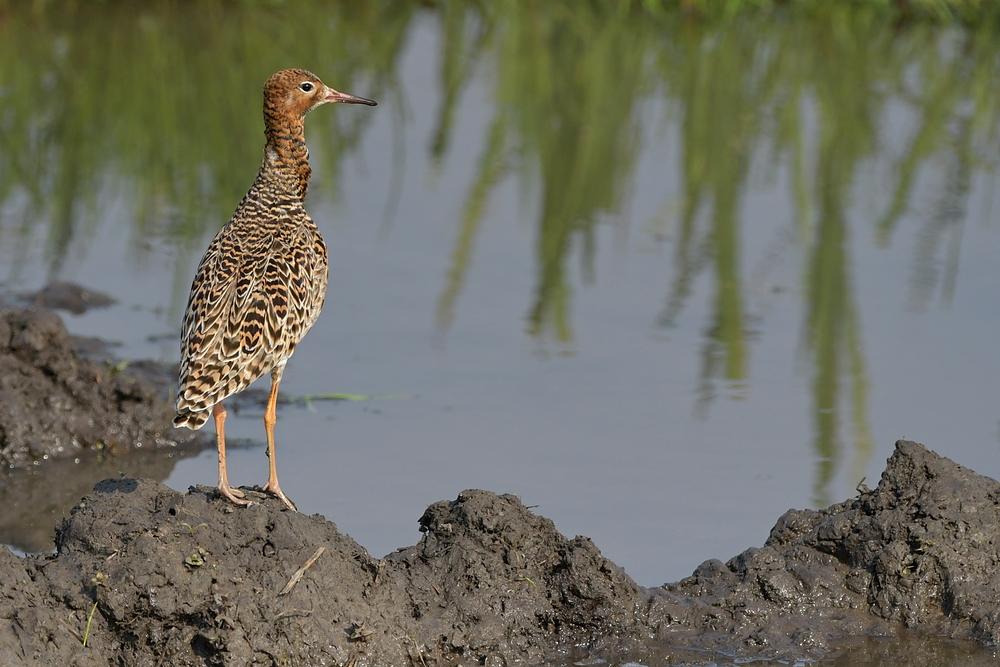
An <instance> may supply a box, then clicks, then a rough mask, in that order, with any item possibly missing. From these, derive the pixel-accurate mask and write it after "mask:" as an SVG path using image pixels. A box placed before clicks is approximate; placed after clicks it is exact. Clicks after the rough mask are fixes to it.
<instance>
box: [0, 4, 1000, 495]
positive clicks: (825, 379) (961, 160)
mask: <svg viewBox="0 0 1000 667" xmlns="http://www.w3.org/2000/svg"><path fill="white" fill-rule="evenodd" d="M5 7H7V6H6V5H5ZM187 10H188V8H187V7H186V6H178V5H176V4H173V3H162V4H155V5H135V4H127V3H111V4H102V5H100V6H95V5H92V4H88V3H84V4H78V5H70V6H60V7H58V8H52V9H48V10H45V9H42V10H38V9H37V8H36V7H32V6H28V5H26V4H23V3H17V4H16V6H10V7H9V8H6V9H3V10H2V12H3V13H2V14H0V253H2V257H3V259H4V260H5V261H10V263H11V266H12V275H11V276H8V277H9V278H11V279H15V280H16V278H17V274H18V271H19V270H20V268H21V264H19V262H20V261H23V258H25V257H28V256H30V253H29V252H27V249H28V248H29V247H30V246H31V244H35V243H38V242H42V243H44V247H45V258H46V261H47V263H48V267H49V278H50V279H56V278H59V277H60V276H59V271H60V267H61V266H63V264H64V262H65V260H66V258H67V256H68V255H71V254H73V253H80V252H82V250H81V248H84V247H85V246H86V244H87V242H88V238H89V235H90V234H91V232H92V231H93V229H94V227H95V225H96V221H97V220H99V219H100V218H101V217H102V216H104V215H105V214H107V210H106V208H104V207H105V204H104V202H106V201H110V200H112V198H113V197H112V195H121V194H122V193H124V194H125V199H126V201H127V202H128V203H129V204H130V205H131V206H132V207H133V210H134V215H133V216H132V217H131V219H132V220H133V226H132V228H131V229H129V230H127V232H126V233H128V234H130V235H131V238H132V240H133V249H134V255H135V258H136V259H135V261H136V262H142V261H143V260H144V259H145V258H146V254H147V253H148V252H149V247H150V246H149V243H148V241H149V239H161V240H166V241H167V242H169V243H171V244H173V245H174V246H176V248H177V249H178V255H179V259H178V260H177V262H176V265H175V276H174V280H175V283H176V285H177V288H176V289H175V290H174V293H175V294H176V297H175V298H176V300H177V301H178V303H177V304H175V307H179V305H181V304H180V303H179V301H180V300H181V299H183V297H184V294H185V289H184V288H185V286H186V284H187V281H188V280H189V278H190V275H189V266H190V259H192V258H193V256H194V255H196V254H197V253H198V252H199V248H200V246H199V245H198V243H199V240H200V239H201V238H202V237H203V236H204V233H205V232H206V230H208V229H214V228H216V227H217V226H218V225H219V224H221V222H222V221H223V220H225V218H226V216H227V215H228V212H229V211H231V210H232V209H233V208H234V206H235V203H236V201H237V200H238V199H239V198H240V197H241V196H242V194H243V192H244V190H245V188H246V184H247V183H249V182H250V181H251V180H252V177H253V172H254V170H256V168H257V164H258V162H259V153H258V150H259V149H258V142H256V141H242V140H234V137H252V136H254V135H255V134H256V133H257V132H259V130H260V119H259V106H260V104H259V97H260V83H261V82H262V81H264V80H265V79H266V78H267V76H268V75H269V74H270V73H271V72H273V71H275V70H277V69H279V68H280V67H283V66H286V65H287V63H289V62H315V63H322V64H323V70H322V71H320V72H317V73H319V74H320V75H321V76H323V77H325V78H326V79H328V80H329V81H331V82H334V85H336V86H338V87H341V88H343V89H347V90H352V91H356V92H358V93H359V94H364V95H366V96H369V97H376V98H378V99H380V100H381V99H383V98H385V99H386V100H387V102H390V103H391V105H392V106H393V107H394V108H397V109H403V108H405V105H404V103H403V102H402V101H401V100H400V99H399V93H398V91H399V87H398V84H397V82H396V80H395V77H396V68H397V66H398V60H399V56H400V53H401V51H402V49H403V46H404V44H405V42H406V40H407V37H408V35H409V34H410V32H411V31H412V29H413V26H414V24H415V22H416V20H417V17H418V16H429V17H430V19H431V20H433V21H437V22H439V25H440V35H441V39H440V52H441V62H440V69H439V72H440V80H439V82H438V85H439V86H440V89H441V106H440V108H439V112H438V117H437V121H436V123H435V124H434V128H433V130H432V132H431V136H430V137H429V141H428V144H429V147H430V148H429V152H430V155H429V158H430V160H431V161H432V162H433V163H435V164H438V165H440V164H442V163H444V162H445V161H446V160H447V159H448V155H449V150H450V149H451V148H452V142H451V139H452V133H453V130H454V127H455V126H456V123H457V118H456V113H457V109H458V108H459V105H458V101H459V98H460V96H461V93H462V91H463V90H465V89H466V88H467V85H468V83H469V81H470V79H471V78H472V77H473V76H474V75H476V73H477V72H478V71H480V70H488V71H489V76H490V77H492V78H491V81H492V85H493V86H494V94H493V107H492V115H491V119H490V121H489V122H488V123H487V124H486V130H485V131H484V134H483V135H482V136H481V137H480V138H479V160H478V168H477V171H476V173H475V175H474V177H473V179H472V183H471V185H470V187H469V190H468V192H467V193H466V197H465V204H464V209H463V212H462V215H461V218H460V220H458V221H457V225H456V232H455V238H454V244H453V250H452V255H451V260H450V262H451V263H450V267H449V270H448V272H447V276H446V279H445V282H444V285H443V288H442V290H441V293H440V296H439V299H438V306H437V308H438V311H437V322H438V327H439V329H440V330H441V331H442V333H444V332H446V331H447V330H448V328H449V327H450V326H451V323H452V322H453V320H454V318H455V312H456V308H457V306H458V302H459V297H460V295H461V292H462V288H463V285H464V284H465V283H466V281H467V280H468V278H469V273H470V270H471V267H472V266H473V252H474V248H475V242H476V238H477V236H478V235H479V233H480V231H481V230H480V222H481V220H482V218H483V215H484V211H485V209H486V206H487V204H488V202H489V199H490V195H491V193H492V192H493V191H494V190H495V189H496V188H497V187H498V186H499V184H500V183H502V182H503V181H504V180H505V178H508V177H509V176H511V175H519V177H520V183H521V184H522V187H523V190H524V191H525V192H527V193H537V194H538V198H537V201H538V206H539V209H538V211H537V212H536V213H535V216H534V224H535V228H536V230H537V232H536V237H535V238H536V241H535V242H536V247H535V250H534V252H535V269H534V270H535V282H534V296H533V300H532V302H531V303H528V304H526V306H525V310H526V312H527V322H528V323H527V331H528V333H529V334H530V335H531V336H535V337H537V338H539V339H541V340H548V339H551V340H554V341H555V342H556V344H558V345H559V346H561V347H563V348H565V349H569V350H571V349H572V346H573V342H574V333H573V321H572V299H573V293H574V285H573V284H572V278H571V275H572V273H571V272H569V271H568V266H570V262H572V261H574V260H575V261H577V262H579V265H580V266H581V267H582V270H581V274H582V276H583V280H584V281H588V280H595V279H596V275H595V255H596V243H597V234H596V229H597V227H596V226H597V225H598V224H600V223H602V222H604V221H608V220H615V221H617V220H619V219H623V210H625V209H627V195H628V194H629V192H630V191H631V189H632V188H633V187H634V181H635V174H636V170H637V165H638V163H639V160H640V157H641V156H642V149H643V146H642V145H641V142H640V137H643V136H649V135H650V134H651V133H653V132H654V131H655V130H656V128H657V127H658V126H660V125H662V124H663V123H664V122H668V121H673V120H676V121H677V123H678V126H679V133H678V134H677V140H678V141H679V142H680V146H679V147H678V150H679V154H680V155H681V156H682V158H681V163H680V165H679V166H680V170H681V174H682V182H681V183H680V184H679V185H678V186H677V187H675V188H673V189H675V190H677V191H679V192H681V193H682V196H681V200H680V206H679V209H678V214H677V216H676V219H672V220H667V221H666V224H667V226H666V227H665V228H664V229H663V230H662V231H663V234H664V237H665V238H668V239H670V242H672V243H673V248H672V265H671V267H670V271H671V273H672V278H671V281H670V285H669V287H668V289H667V296H666V301H665V305H664V307H663V310H662V311H661V312H660V313H659V314H658V316H657V315H656V314H654V313H650V316H649V317H650V320H653V319H654V318H655V319H656V320H657V322H658V323H659V324H660V325H662V326H663V327H671V326H673V325H674V324H675V323H677V322H678V319H679V318H680V317H681V316H682V315H683V314H684V311H685V309H686V308H687V307H688V305H689V304H688V302H689V300H690V298H691V296H692V294H694V292H693V288H692V285H693V283H694V281H695V280H696V278H697V277H698V276H699V275H702V274H709V275H710V276H711V277H712V278H713V279H714V285H715V289H714V296H713V298H712V300H711V303H710V304H708V310H709V313H710V314H709V316H708V324H707V326H706V328H705V331H704V338H703V345H702V359H701V381H700V386H699V387H697V388H696V391H697V396H698V398H697V402H696V409H697V410H698V411H699V413H700V414H703V415H707V414H708V412H707V411H708V409H709V406H710V404H711V402H712V400H713V398H714V397H715V396H716V394H717V393H718V390H717V385H719V384H724V385H726V386H737V387H739V386H743V385H745V384H746V383H748V382H750V381H751V380H752V377H751V368H752V366H751V363H750V358H749V355H750V345H749V343H750V339H749V336H750V331H749V329H750V327H749V325H748V322H750V321H751V319H752V318H751V313H749V312H748V304H747V298H746V295H747V288H746V286H745V285H744V284H743V281H744V272H743V264H744V262H743V253H744V247H745V242H746V241H745V240H746V239H747V238H750V237H752V236H753V235H754V234H755V231H756V230H755V229H754V228H752V226H751V225H750V223H749V222H748V221H746V220H745V219H744V217H743V206H744V204H745V193H746V191H747V189H748V185H749V184H750V183H751V181H752V180H753V179H755V178H756V179H759V178H761V176H763V177H765V178H767V177H770V176H771V175H773V173H772V172H773V171H775V170H776V169H777V167H778V165H786V166H787V167H788V169H789V171H790V182H789V184H788V185H789V188H790V192H789V197H790V200H791V201H792V202H793V203H794V211H795V213H794V219H792V220H789V221H788V233H789V238H792V239H794V241H793V242H792V244H791V246H792V252H793V253H794V254H795V255H796V256H797V258H798V261H800V262H801V264H802V268H801V281H802V282H801V285H802V288H801V294H802V296H803V299H804V301H805V313H806V315H805V317H804V321H803V323H802V327H803V329H802V335H801V340H802V346H803V348H804V350H805V351H806V352H807V354H808V358H809V360H810V372H811V374H812V378H813V382H812V393H813V395H812V404H813V406H812V410H813V420H814V424H815V427H814V432H815V443H814V447H815V452H816V454H817V457H818V459H819V461H820V462H819V464H818V469H817V471H816V476H815V483H814V497H815V501H816V503H818V504H824V503H826V502H827V501H828V500H829V495H828V492H829V485H830V481H831V479H832V478H833V477H834V475H835V474H836V472H837V469H838V467H839V466H840V465H841V463H842V462H843V460H844V459H845V457H846V456H848V455H847V454H845V452H844V451H843V449H844V447H843V445H842V444H841V442H842V440H843V438H844V436H842V435H841V432H842V431H843V430H844V428H845V425H847V430H848V431H849V433H850V435H849V436H848V439H849V440H850V441H851V443H852V445H851V448H852V449H853V452H852V454H851V456H852V457H853V469H854V470H856V471H860V470H862V469H863V468H864V466H865V463H866V462H867V458H868V456H869V455H870V452H871V448H872V444H871V437H870V435H869V426H868V421H869V420H868V412H867V411H868V407H867V405H868V399H867V392H868V373H867V364H866V357H865V354H864V347H863V340H862V336H861V322H860V318H859V307H858V304H857V297H856V290H858V289H859V287H858V286H856V285H854V284H853V282H852V264H851V249H852V245H851V239H852V238H855V237H857V238H862V239H867V238H868V237H869V236H870V235H871V236H872V237H873V238H874V239H875V240H876V241H877V242H879V243H888V242H889V241H890V240H891V238H892V236H893V234H894V232H895V230H896V228H897V226H898V225H899V221H900V220H901V219H902V216H903V213H904V212H906V211H907V210H908V209H910V208H912V207H914V206H917V205H920V204H922V203H923V200H920V201H918V200H917V198H916V194H915V193H916V192H917V184H918V181H919V179H920V174H921V171H922V169H924V168H925V167H928V166H930V165H932V164H935V163H938V162H944V163H945V164H946V165H947V168H946V170H945V172H946V173H947V180H946V182H945V183H943V185H942V186H941V188H940V191H939V192H938V193H937V195H936V199H935V201H934V205H933V206H934V211H933V212H932V214H931V215H929V216H927V217H926V223H925V225H926V226H925V228H924V229H922V230H921V232H920V242H919V244H918V246H917V249H916V257H915V261H914V272H913V280H912V290H911V292H912V301H913V303H912V304H911V305H913V306H914V307H917V308H922V307H924V306H925V304H926V303H927V302H928V301H929V300H930V299H931V298H932V296H933V295H934V294H935V293H937V292H938V291H940V294H941V298H942V299H943V300H945V301H946V302H947V301H948V300H949V299H950V295H951V293H952V292H953V290H954V282H955V276H956V275H957V268H958V258H959V249H960V244H961V239H962V226H963V219H964V210H965V208H966V203H967V202H966V200H967V198H968V193H969V189H970V183H971V182H972V181H973V179H974V176H975V174H976V172H977V171H989V172H992V171H993V170H994V169H995V167H996V161H997V156H996V154H995V153H996V151H995V146H996V143H997V142H996V130H997V119H998V117H1000V95H998V91H1000V86H998V85H997V79H998V72H997V67H998V63H1000V58H998V50H1000V41H998V40H997V39H995V38H994V37H993V36H992V35H991V34H990V33H989V31H988V30H987V29H985V28H984V29H982V30H979V29H971V30H960V29H950V30H942V29H938V28H931V27H927V26H922V25H916V26H912V27H909V28H906V29H897V28H896V27H895V26H891V25H888V24H886V23H884V22H883V21H882V20H880V19H878V18H876V17H875V15H874V14H872V13H870V12H869V11H866V10H865V9H859V10H847V9H845V8H843V7H841V8H836V9H834V8H828V7H827V6H825V5H824V6H821V7H819V8H817V9H816V11H815V12H814V13H812V14H810V15H809V16H808V17H800V18H794V17H791V16H788V15H784V14H780V15H773V14H772V15H769V16H767V17H765V18H753V17H745V18H744V19H742V20H741V21H739V22H734V23H725V24H714V23H712V22H706V23H699V22H696V21H692V20H690V19H689V17H685V16H684V15H681V14H676V15H675V14H671V13H666V14H661V13H657V14H655V15H650V14H646V13H644V12H643V11H640V10H639V9H638V7H632V8H631V9H629V7H628V5H627V4H615V3H585V4H580V3H572V2H567V1H564V0H551V1H547V2H527V1H522V2H509V3H502V4H488V3H487V4H483V3H478V2H471V1H470V2H458V1H456V2H442V3H440V4H435V3H430V5H429V9H427V11H426V12H423V11H418V9H417V5H416V4H415V3H410V2H403V1H398V2H392V1H385V2H379V3H364V4H359V3H348V2H341V3H334V4H332V5H330V4H326V3H308V2H303V3H290V4H289V3H286V4H283V5H281V6H280V8H278V7H274V8H272V7H270V6H269V5H264V4H262V5H256V4H254V3H242V4H237V5H230V4H225V5H219V4H213V5H206V6H200V7H199V13H198V14H197V15H196V16H194V15H192V14H191V13H190V12H189V11H187ZM279 11H280V14H281V16H280V20H277V18H276V15H277V13H278V12H279ZM292 27H294V29H292ZM929 44H930V45H932V47H931V48H928V45H929ZM227 63H239V66H238V67H237V66H229V65H225V64H227ZM480 64H484V65H487V66H488V67H479V65H480ZM394 96H395V97H394ZM654 109H664V110H665V112H666V117H664V118H660V117H657V116H656V114H655V113H653V111H652V110H654ZM399 113H400V118H403V117H405V114H403V112H402V111H401V112H399ZM889 114H895V116H894V117H897V118H905V119H907V123H908V126H907V127H905V132H904V134H903V136H899V133H900V128H899V127H897V126H892V125H890V124H887V123H886V122H885V121H886V118H887V116H888V115H889ZM368 122H370V119H369V117H368V116H365V115H359V116H354V115H350V114H331V115H330V116H329V117H328V119H326V120H325V121H324V122H323V123H318V124H317V125H316V129H315V132H314V136H313V137H311V138H312V139H313V141H314V142H315V144H317V145H321V146H322V147H323V150H322V151H321V152H320V153H318V155H317V157H319V158H320V159H322V160H324V161H325V162H324V168H323V169H321V170H320V171H321V173H322V174H324V175H325V177H326V178H328V179H331V182H329V183H328V184H327V185H328V186H330V189H335V188H333V187H332V186H334V185H335V182H336V179H337V178H338V173H339V172H338V166H339V165H341V163H342V161H343V158H344V157H345V156H346V155H347V154H349V153H350V152H351V150H352V149H353V148H354V147H355V146H357V144H358V142H359V140H360V138H361V137H362V136H363V134H364V133H365V131H366V129H367V125H366V123H368ZM898 146H902V150H898V151H895V150H894V148H895V147H898ZM871 174H875V175H876V177H875V181H876V182H878V183H879V186H878V187H879V193H878V194H876V195H875V196H874V200H875V207H876V208H877V209H878V211H879V214H878V215H876V216H874V219H873V221H872V228H871V229H865V228H862V229H850V228H849V222H848V220H849V217H848V215H847V212H848V211H849V210H850V209H851V208H852V206H854V202H852V201H851V197H852V193H853V192H854V191H856V190H857V187H856V186H857V185H858V183H859V181H861V180H863V179H867V178H868V177H869V175H871ZM665 181H666V177H664V178H663V179H662V182H664V185H665V190H666V189H667V188H666V186H667V183H666V182H665ZM864 189H865V188H863V187H862V190H864ZM882 191H885V192H887V193H891V194H889V195H888V196H886V197H884V198H883V197H882V195H881V192H882ZM883 199H884V201H883ZM620 224H624V223H620ZM941 265H943V269H941V268H939V266H941ZM737 395H739V392H737ZM845 404H846V407H844V405H845ZM74 493H75V492H74Z"/></svg>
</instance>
